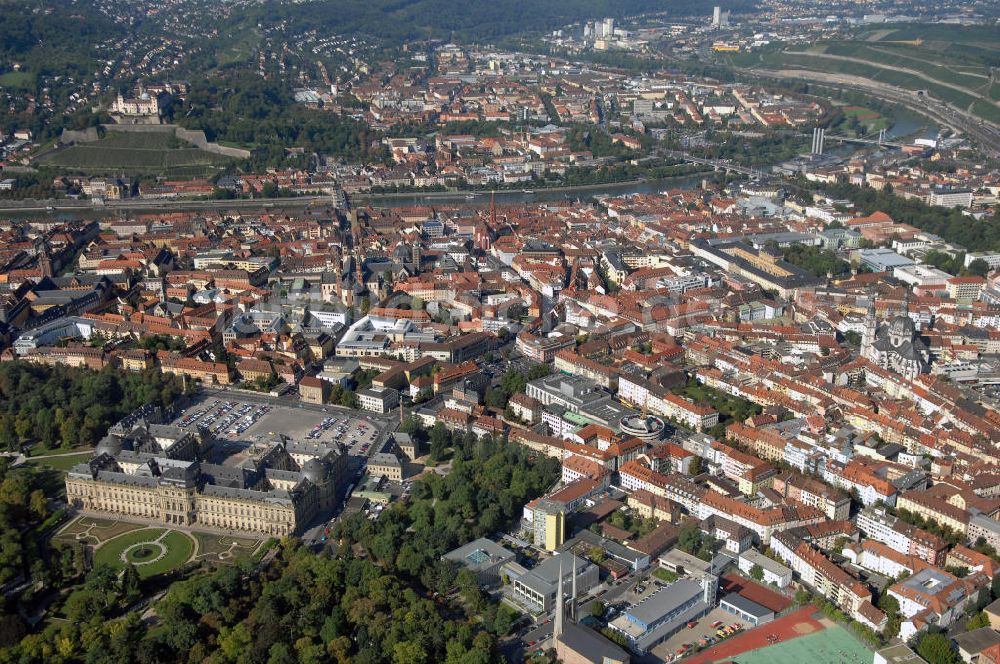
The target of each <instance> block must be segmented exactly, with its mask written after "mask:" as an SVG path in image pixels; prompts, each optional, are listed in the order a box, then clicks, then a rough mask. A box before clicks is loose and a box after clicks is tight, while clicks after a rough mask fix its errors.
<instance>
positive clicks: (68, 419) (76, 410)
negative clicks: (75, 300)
mask: <svg viewBox="0 0 1000 664" xmlns="http://www.w3.org/2000/svg"><path fill="white" fill-rule="evenodd" d="M181 390H182V388H181V382H180V380H178V379H176V378H175V377H174V376H172V375H164V374H161V373H160V371H159V370H158V369H157V370H150V371H146V372H143V373H128V372H123V371H120V370H118V369H114V368H111V367H108V368H106V369H104V370H103V371H99V372H95V371H90V370H87V369H74V368H70V367H65V366H61V365H59V366H55V367H48V366H45V365H38V364H31V363H28V362H4V363H2V364H0V447H2V448H4V449H8V450H14V449H18V448H19V447H20V446H21V445H22V444H23V443H25V442H28V441H32V440H33V441H38V442H40V443H41V444H42V445H44V446H45V447H49V448H51V447H57V446H62V447H74V446H77V445H83V446H88V445H94V444H95V443H96V442H97V441H98V440H100V439H101V437H102V436H104V434H105V432H106V431H107V429H108V427H110V426H111V425H112V424H114V423H115V422H117V421H118V420H120V419H121V418H122V417H124V416H125V415H127V414H128V413H130V412H132V411H133V410H135V409H136V408H138V407H139V406H142V405H144V404H147V403H158V404H161V405H168V404H170V403H172V402H173V400H174V399H175V398H176V397H177V396H179V395H180V394H181Z"/></svg>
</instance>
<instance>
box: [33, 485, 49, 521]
mask: <svg viewBox="0 0 1000 664" xmlns="http://www.w3.org/2000/svg"><path fill="white" fill-rule="evenodd" d="M28 509H29V510H31V513H32V514H33V515H34V516H35V518H36V519H38V520H39V521H44V520H45V519H46V517H48V515H49V505H48V501H46V500H45V494H44V493H42V490H41V489H35V490H34V491H32V492H31V497H30V498H29V500H28Z"/></svg>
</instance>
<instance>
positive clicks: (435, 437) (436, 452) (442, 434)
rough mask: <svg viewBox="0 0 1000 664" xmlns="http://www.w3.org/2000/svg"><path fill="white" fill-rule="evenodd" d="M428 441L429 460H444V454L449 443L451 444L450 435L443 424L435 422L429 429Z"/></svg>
mask: <svg viewBox="0 0 1000 664" xmlns="http://www.w3.org/2000/svg"><path fill="white" fill-rule="evenodd" d="M430 441H431V449H430V454H431V459H433V460H434V461H440V460H441V459H443V458H444V453H445V451H447V449H448V445H449V443H451V433H449V431H448V428H447V427H446V426H445V425H444V423H443V422H435V423H434V426H432V427H431V432H430Z"/></svg>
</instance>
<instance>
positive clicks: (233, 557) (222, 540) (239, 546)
mask: <svg viewBox="0 0 1000 664" xmlns="http://www.w3.org/2000/svg"><path fill="white" fill-rule="evenodd" d="M191 535H192V536H193V537H194V538H195V539H196V540H197V541H198V555H197V559H198V560H206V561H208V562H229V563H232V562H235V561H237V560H239V559H240V558H243V557H246V556H249V555H250V554H251V553H253V551H254V549H256V548H257V546H258V545H259V544H260V540H259V539H253V538H250V537H232V536H230V535H214V534H212V533H191Z"/></svg>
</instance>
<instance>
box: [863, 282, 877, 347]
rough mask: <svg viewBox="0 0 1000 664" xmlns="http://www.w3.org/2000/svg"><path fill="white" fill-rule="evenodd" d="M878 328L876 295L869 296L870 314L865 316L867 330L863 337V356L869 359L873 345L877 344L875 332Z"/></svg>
mask: <svg viewBox="0 0 1000 664" xmlns="http://www.w3.org/2000/svg"><path fill="white" fill-rule="evenodd" d="M877 326H878V323H877V322H876V318H875V293H871V294H870V295H869V296H868V313H867V315H866V316H865V330H864V334H862V335H861V356H862V357H869V354H870V352H871V348H872V345H873V344H874V343H875V330H876V328H877Z"/></svg>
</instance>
